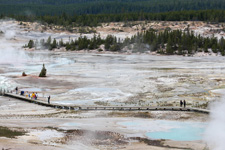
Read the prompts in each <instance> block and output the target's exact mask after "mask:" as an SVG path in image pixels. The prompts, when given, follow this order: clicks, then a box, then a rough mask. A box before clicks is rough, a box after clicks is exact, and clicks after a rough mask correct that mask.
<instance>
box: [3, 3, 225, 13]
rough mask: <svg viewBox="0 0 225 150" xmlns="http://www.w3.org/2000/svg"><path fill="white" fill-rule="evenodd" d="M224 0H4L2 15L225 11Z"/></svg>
mask: <svg viewBox="0 0 225 150" xmlns="http://www.w3.org/2000/svg"><path fill="white" fill-rule="evenodd" d="M224 8H225V1H224V0H213V1H212V0H7V1H6V0H0V14H4V15H9V14H14V15H15V14H19V15H29V14H32V15H35V16H43V15H61V14H62V13H63V12H65V13H66V14H68V15H75V14H77V15H83V14H116V13H117V14H118V13H131V12H145V13H159V12H169V11H182V10H208V9H221V10H224Z"/></svg>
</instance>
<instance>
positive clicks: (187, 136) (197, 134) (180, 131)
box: [146, 121, 207, 141]
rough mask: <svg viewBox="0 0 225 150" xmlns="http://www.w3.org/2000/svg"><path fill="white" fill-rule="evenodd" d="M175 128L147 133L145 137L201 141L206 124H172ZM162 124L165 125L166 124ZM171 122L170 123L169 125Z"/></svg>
mask: <svg viewBox="0 0 225 150" xmlns="http://www.w3.org/2000/svg"><path fill="white" fill-rule="evenodd" d="M174 123H175V124H176V125H177V127H175V128H171V129H169V130H167V131H157V132H147V133H146V136H147V137H149V138H151V139H169V140H174V141H195V140H202V137H203V133H204V131H205V128H206V125H207V124H206V123H199V122H174ZM162 124H165V125H167V122H163V121H162ZM171 124H173V122H170V125H171Z"/></svg>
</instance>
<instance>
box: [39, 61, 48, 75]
mask: <svg viewBox="0 0 225 150" xmlns="http://www.w3.org/2000/svg"><path fill="white" fill-rule="evenodd" d="M46 74H47V70H46V69H45V64H43V67H42V69H41V72H40V74H39V77H46Z"/></svg>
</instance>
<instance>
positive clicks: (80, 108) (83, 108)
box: [5, 93, 210, 114]
mask: <svg viewBox="0 0 225 150" xmlns="http://www.w3.org/2000/svg"><path fill="white" fill-rule="evenodd" d="M5 96H8V97H13V98H16V99H20V100H23V101H27V102H30V103H35V104H38V105H42V106H46V107H52V108H58V109H68V110H83V111H89V110H111V111H113V110H118V111H189V112H198V113H206V114H209V113H210V111H209V110H207V109H199V108H192V107H187V108H183V107H166V106H165V107H151V106H150V107H141V106H140V107H137V106H135V107H134V106H130V107H128V106H106V107H105V106H85V107H84V106H65V105H57V104H48V103H47V100H46V102H45V101H40V100H33V99H30V98H27V97H24V96H20V95H16V94H13V93H5Z"/></svg>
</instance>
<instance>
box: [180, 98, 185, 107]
mask: <svg viewBox="0 0 225 150" xmlns="http://www.w3.org/2000/svg"><path fill="white" fill-rule="evenodd" d="M183 105H184V108H185V107H186V101H185V100H184V101H182V100H180V107H183Z"/></svg>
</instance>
